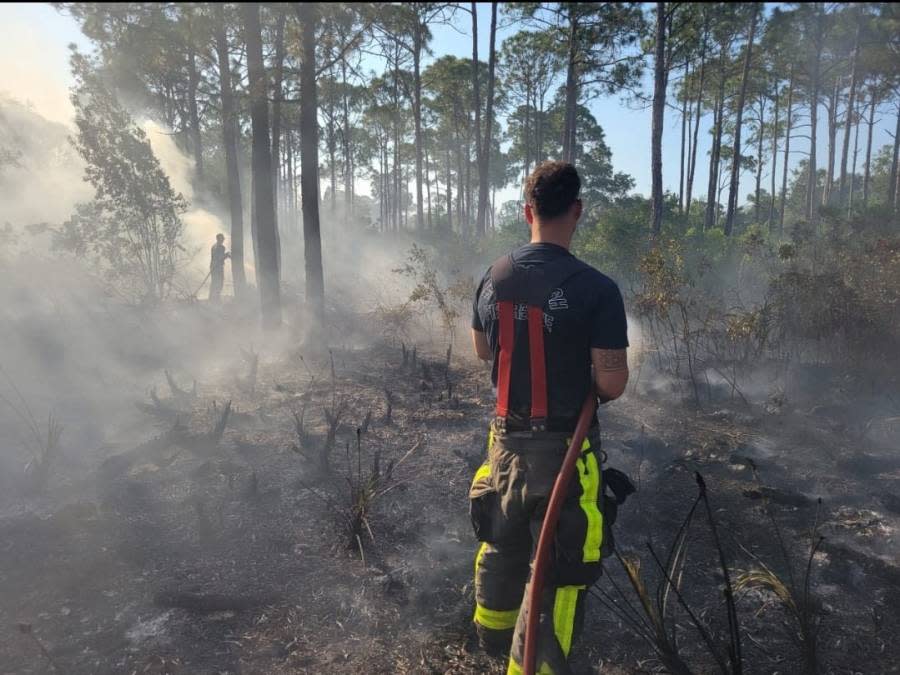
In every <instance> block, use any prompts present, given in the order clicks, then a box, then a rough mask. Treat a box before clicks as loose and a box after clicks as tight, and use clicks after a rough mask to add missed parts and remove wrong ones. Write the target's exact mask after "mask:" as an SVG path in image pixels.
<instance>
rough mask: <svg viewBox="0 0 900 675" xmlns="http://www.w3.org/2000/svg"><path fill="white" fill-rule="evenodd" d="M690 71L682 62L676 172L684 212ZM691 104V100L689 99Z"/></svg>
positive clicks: (688, 131) (681, 209)
mask: <svg viewBox="0 0 900 675" xmlns="http://www.w3.org/2000/svg"><path fill="white" fill-rule="evenodd" d="M690 72H691V62H690V61H686V62H685V64H684V81H685V86H684V87H683V88H684V96H683V98H684V100H683V101H682V102H681V161H680V162H679V163H678V166H679V173H678V212H679V213H684V174H685V167H684V160H685V142H687V143H688V145H690V138H686V136H689V135H690V125H691V123H690V120H689V118H690V115H691V112H690V108H689V107H688V95H687V78H688V76H689V75H690ZM691 103H692V104H693V101H691Z"/></svg>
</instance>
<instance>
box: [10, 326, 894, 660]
mask: <svg viewBox="0 0 900 675" xmlns="http://www.w3.org/2000/svg"><path fill="white" fill-rule="evenodd" d="M256 356H257V357H258V360H257V359H255V358H254V353H253V352H252V351H250V350H246V353H245V354H244V355H243V358H241V357H240V355H238V356H237V357H236V358H234V360H233V363H231V364H229V366H228V367H222V368H220V369H208V370H206V371H205V376H204V377H198V381H197V383H196V390H195V388H194V385H193V379H194V377H193V374H191V373H189V372H187V371H186V370H184V369H175V368H173V369H172V370H171V371H170V373H169V376H170V377H171V383H170V384H167V383H166V379H168V378H167V376H165V375H164V374H163V373H162V372H160V373H159V374H158V376H157V378H156V382H155V384H156V387H157V389H156V392H155V394H154V396H155V399H154V398H150V397H148V398H146V399H144V400H141V401H136V403H138V404H139V407H140V410H138V409H137V408H135V413H134V415H135V418H134V421H133V422H132V423H131V424H128V425H123V428H127V429H128V433H127V434H123V435H122V437H121V438H118V439H115V442H110V443H106V444H104V445H103V446H102V447H97V448H92V449H81V450H80V451H79V452H77V453H76V452H71V453H68V454H64V455H63V456H62V457H60V458H59V464H58V465H57V466H55V467H54V472H53V473H52V475H51V477H50V479H49V485H48V488H47V490H46V491H45V492H44V493H43V494H41V495H34V494H28V493H25V492H24V491H23V490H22V489H19V488H18V487H17V486H16V481H15V480H11V479H10V476H11V475H12V473H11V472H10V471H7V472H6V474H7V477H6V479H5V484H4V490H3V496H2V498H0V499H2V504H0V585H2V598H3V602H2V605H0V625H2V626H3V629H2V632H0V672H3V673H44V672H54V670H55V672H64V673H324V672H327V673H351V672H379V673H382V672H383V673H388V672H391V673H482V672H494V673H502V672H504V670H505V667H504V663H503V662H502V661H500V660H497V659H492V658H489V657H487V656H485V655H483V654H481V653H479V652H478V651H477V650H476V649H475V648H474V643H473V636H472V631H471V626H470V620H471V614H472V603H473V596H472V582H471V576H472V560H473V553H474V550H475V546H476V542H475V541H474V538H473V535H472V532H471V527H470V525H469V522H468V516H467V502H466V491H467V488H468V483H469V480H470V476H471V474H472V471H473V470H474V468H475V467H476V466H477V465H478V463H480V461H481V457H482V455H483V452H484V443H485V436H486V434H485V426H486V421H487V419H488V417H489V415H490V398H491V392H490V389H489V387H488V378H487V373H486V371H485V370H484V369H483V368H481V367H480V366H478V365H476V364H474V363H472V362H469V361H468V360H467V359H464V358H463V357H456V358H455V359H454V360H453V362H452V366H451V368H450V371H449V378H448V377H447V376H446V374H445V368H444V363H445V355H444V354H439V353H437V352H436V351H435V350H426V349H423V348H420V349H418V350H417V351H416V353H415V354H413V352H412V350H411V349H409V350H406V349H401V348H400V347H397V346H388V345H384V344H380V345H376V346H366V347H359V348H353V347H335V348H334V349H332V351H331V352H330V354H329V353H324V352H322V353H319V354H301V353H300V352H299V351H290V350H289V351H288V353H286V354H284V355H278V356H275V355H273V354H270V353H267V352H266V351H265V350H261V351H260V353H259V354H258V355H256ZM254 360H256V362H257V367H256V369H255V373H254V368H253V367H252V362H253V361H254ZM448 380H449V383H450V387H449V388H448ZM150 386H151V383H150V382H148V383H147V387H148V388H149V387H150ZM448 389H449V391H448ZM163 392H165V393H163ZM389 400H390V414H388V407H389V405H388V401H389ZM228 402H230V409H228V410H227V412H226V407H227V406H228ZM342 403H343V405H342ZM338 408H340V409H341V415H340V419H339V421H338V423H337V424H336V426H335V429H334V432H335V433H334V440H333V449H332V450H331V453H330V457H329V460H330V461H329V470H328V472H327V473H326V472H323V470H322V468H321V467H320V461H319V460H320V455H319V452H320V450H321V448H322V447H323V445H324V444H325V443H326V442H328V436H329V433H328V432H329V429H328V423H327V419H328V418H329V417H331V418H332V419H334V417H335V416H336V412H337V410H338ZM836 410H838V411H839V412H841V411H843V410H844V409H843V408H836ZM844 416H845V417H846V415H844ZM299 420H302V429H300V428H299V426H298V425H299ZM601 422H602V424H603V428H604V449H605V451H606V452H607V453H608V456H609V462H610V464H611V465H613V466H616V467H618V468H621V469H623V470H626V471H627V472H628V473H630V474H631V476H632V477H633V478H634V479H635V481H636V482H637V483H638V488H639V490H638V494H637V496H636V497H634V498H632V499H631V500H630V501H629V502H628V503H627V504H626V506H625V507H623V509H622V512H621V514H620V518H619V521H618V523H617V524H616V539H617V544H618V547H619V550H620V552H622V553H623V554H625V555H631V554H634V555H639V556H640V557H641V558H642V559H643V574H644V575H645V576H646V578H647V579H648V583H649V580H650V579H652V578H653V576H654V574H655V572H656V570H655V568H654V566H653V564H652V562H651V561H650V558H649V556H648V548H647V545H646V544H647V542H648V541H651V542H652V543H653V546H654V549H655V550H657V551H661V552H665V551H666V550H667V547H668V546H669V545H670V542H671V541H672V539H673V537H674V534H675V532H676V531H677V529H678V527H679V525H680V523H681V520H682V518H683V516H684V514H685V512H686V511H687V509H688V508H689V507H690V504H691V502H692V501H693V500H694V498H695V496H696V492H697V487H696V484H695V472H700V473H701V474H702V475H703V476H704V478H705V481H706V484H707V485H708V489H709V496H710V501H711V504H712V506H713V511H714V517H715V520H716V524H717V528H718V532H719V534H720V536H721V538H722V545H723V548H724V550H725V552H726V554H727V556H728V560H729V566H730V569H731V571H732V574H733V575H734V576H738V575H739V574H740V572H741V571H746V570H748V569H750V568H752V567H754V566H757V564H758V561H755V560H754V558H753V556H754V555H755V556H758V560H761V561H764V562H765V564H767V565H769V566H770V567H772V568H773V569H774V570H777V571H778V572H779V573H782V574H783V573H784V570H785V564H784V561H783V559H782V553H781V551H780V547H779V545H778V542H777V540H776V537H774V536H773V523H772V520H771V518H770V516H769V515H768V514H769V513H771V514H772V515H773V516H774V518H775V519H776V522H777V523H778V525H779V527H780V531H781V532H782V534H783V538H784V540H785V542H786V545H787V546H786V547H787V549H788V552H789V554H790V555H791V557H792V558H793V560H794V564H795V568H796V569H797V570H798V573H799V572H802V568H803V566H804V565H805V561H806V557H807V554H808V551H809V546H810V529H811V527H812V525H813V521H814V519H815V518H816V513H817V511H818V512H819V513H820V515H819V519H820V520H821V521H822V525H821V528H820V529H821V533H822V534H823V535H824V536H825V537H826V539H825V541H824V543H823V544H822V545H821V547H820V549H819V551H818V552H817V553H816V555H815V557H814V561H813V565H812V575H811V578H812V583H811V594H812V597H813V599H814V600H813V604H812V606H813V607H814V608H815V609H814V611H815V614H816V616H817V617H818V619H819V620H820V622H821V623H820V628H819V634H818V642H817V652H818V659H819V664H820V667H821V671H822V672H834V673H847V672H864V673H889V672H898V666H897V663H898V662H900V651H898V649H900V647H898V645H897V643H896V641H895V640H892V639H891V637H892V636H896V635H897V634H898V632H900V613H898V609H897V608H898V607H900V567H898V565H897V559H898V547H900V544H898V541H897V538H896V537H897V535H896V532H897V526H898V522H900V513H898V504H897V498H896V494H897V492H898V490H897V486H898V481H900V466H898V463H897V459H896V454H895V451H894V450H893V449H892V448H891V447H890V446H889V445H888V444H886V442H885V439H886V438H887V439H889V438H891V433H890V430H887V431H885V430H884V429H881V427H883V426H884V425H886V424H890V422H889V421H884V420H869V421H867V422H866V423H865V424H862V425H860V424H856V423H855V422H854V421H853V420H850V422H849V423H848V421H847V420H846V419H842V418H841V415H840V414H835V413H834V411H831V410H828V409H825V408H823V407H822V406H820V407H819V408H815V407H813V406H809V407H807V406H806V405H805V403H803V402H799V401H798V402H797V403H796V404H793V405H792V404H791V403H790V402H788V404H786V405H783V406H781V407H779V408H778V409H777V410H775V409H771V408H770V410H769V411H766V410H764V409H763V407H748V406H745V405H743V404H742V403H740V402H739V401H738V402H735V403H734V404H732V403H729V402H723V403H720V404H716V405H714V406H707V408H706V409H704V410H701V411H697V410H695V409H693V408H692V407H688V406H681V405H680V404H678V403H673V397H671V396H670V395H667V394H665V393H662V394H660V393H657V394H654V395H649V394H643V395H642V394H639V393H635V392H630V393H629V394H628V396H627V397H625V398H624V399H622V400H621V401H619V402H616V403H614V404H612V405H610V406H608V407H607V408H605V409H604V410H603V411H602V412H601ZM217 423H223V424H224V427H222V425H221V424H220V425H219V426H220V430H221V429H223V430H221V433H216V427H217ZM879 425H881V427H880V426H879ZM136 437H137V438H138V439H139V442H137V443H136V442H135V440H134V439H135V438H136ZM87 450H90V452H87ZM754 468H755V470H754ZM63 477H64V478H63ZM373 477H374V478H373ZM366 486H374V487H373V489H372V490H371V491H370V492H368V493H365V494H367V495H368V497H369V498H370V501H369V502H368V503H367V504H366V506H367V511H366V512H365V513H364V515H365V516H366V517H365V518H363V519H361V520H360V521H359V522H357V523H356V529H355V531H353V532H351V527H350V523H349V520H350V518H351V516H352V515H353V511H352V508H353V506H354V502H351V500H350V498H349V495H350V494H351V493H353V494H355V495H356V496H357V497H358V496H359V495H360V494H361V493H360V490H362V489H364V488H365V487H366ZM820 496H821V497H822V498H823V502H822V505H821V506H819V504H818V502H817V499H818V497H820ZM357 503H358V502H357ZM356 535H359V536H358V537H357V536H356ZM687 541H688V553H687V555H688V561H687V564H686V566H685V571H684V580H683V594H684V597H685V601H686V602H687V603H688V605H689V606H690V607H691V608H692V609H693V610H694V611H695V613H696V614H697V615H698V616H699V618H700V620H701V621H702V622H704V624H705V625H709V626H710V627H711V631H712V632H713V633H714V634H715V635H716V636H717V637H721V636H722V635H723V634H724V633H725V613H724V609H723V601H722V595H721V586H722V575H721V570H720V568H719V564H718V558H717V553H716V549H715V547H714V546H713V543H712V539H711V537H710V532H709V529H708V527H706V526H705V525H704V524H703V523H702V522H700V521H698V523H695V525H694V526H693V528H692V531H691V534H690V535H689V537H688V540H687ZM607 568H608V574H607V578H605V579H604V580H602V581H601V582H600V584H599V588H598V589H597V591H596V593H598V594H601V595H602V594H603V593H604V592H605V593H608V597H612V598H614V599H617V601H618V603H619V605H620V608H621V607H624V606H625V605H624V603H625V602H626V601H627V602H629V603H631V604H632V605H633V606H636V605H637V602H638V601H637V599H636V597H635V595H634V593H633V591H632V590H631V588H630V587H629V586H628V582H627V580H626V578H625V576H624V574H623V571H622V569H621V567H620V565H619V563H618V562H617V561H616V560H615V559H614V558H612V557H610V558H609V559H608V561H607ZM616 587H618V588H620V589H621V590H622V591H623V593H622V595H621V596H620V595H617V594H616V591H615V590H614V589H615V588H616ZM738 610H739V615H740V620H741V627H742V628H741V630H742V645H743V655H744V667H745V672H752V673H770V672H787V671H790V670H797V669H801V668H802V664H801V659H800V649H799V647H798V645H797V644H796V642H795V639H794V636H795V633H796V627H795V624H794V623H793V621H792V619H791V618H790V617H789V616H788V615H787V614H786V612H785V608H784V605H783V604H782V603H779V602H778V601H776V598H775V596H774V595H773V594H772V593H770V592H767V591H762V590H759V589H749V590H745V591H743V592H740V593H738ZM626 611H627V609H626ZM679 624H680V629H679V630H680V635H681V638H680V647H681V653H682V654H683V655H684V656H685V658H686V660H688V661H689V662H691V663H693V664H695V668H696V672H711V671H712V670H714V669H715V666H714V664H713V663H711V662H709V656H708V654H707V653H706V652H705V650H704V649H703V646H702V642H701V640H700V638H699V636H698V635H697V634H696V633H694V632H692V629H691V628H690V626H689V625H688V622H687V620H686V619H685V617H684V616H680V617H679ZM43 650H46V652H45V653H44V651H43ZM659 668H660V662H659V660H658V659H657V658H655V657H654V654H653V652H652V650H651V649H650V647H648V646H647V645H646V644H644V643H643V642H642V641H641V640H640V639H639V638H637V637H636V636H635V634H634V632H633V631H632V630H631V629H630V627H629V624H628V620H627V619H623V617H622V616H620V615H619V614H617V613H615V612H612V611H610V610H609V609H608V608H605V607H604V606H603V604H602V603H601V602H600V601H599V600H598V598H596V597H591V598H589V607H588V610H587V613H586V617H585V626H584V632H583V636H582V640H581V643H580V645H579V646H578V647H577V648H576V652H575V657H574V670H575V672H598V671H602V672H610V673H617V672H620V673H626V672H645V671H646V672H650V671H655V670H658V669H659Z"/></svg>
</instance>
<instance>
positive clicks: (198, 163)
mask: <svg viewBox="0 0 900 675" xmlns="http://www.w3.org/2000/svg"><path fill="white" fill-rule="evenodd" d="M187 25H188V37H187V42H188V44H187V51H188V114H189V115H190V120H191V150H192V151H193V153H194V170H195V171H196V172H197V180H198V181H202V180H203V141H202V140H201V137H200V115H199V113H198V110H197V85H198V84H199V79H200V77H199V74H198V73H197V50H196V47H195V46H194V30H193V10H192V9H188V11H187Z"/></svg>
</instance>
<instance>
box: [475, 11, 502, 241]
mask: <svg viewBox="0 0 900 675" xmlns="http://www.w3.org/2000/svg"><path fill="white" fill-rule="evenodd" d="M472 5H473V12H474V5H475V3H472ZM474 26H475V24H474V23H473V28H474ZM496 44H497V3H496V2H492V3H491V32H490V46H489V47H488V83H487V101H486V102H485V122H484V141H483V142H481V143H479V145H480V157H479V160H478V211H477V213H476V216H475V230H476V231H477V232H478V233H479V235H483V234H484V232H485V224H486V221H487V210H488V196H489V195H488V190H489V180H490V167H491V144H492V134H493V129H494V71H495V69H496V64H497V49H496ZM476 61H477V54H476ZM476 69H477V65H476ZM480 126H481V125H480V124H479V123H478V121H477V118H476V124H475V133H476V134H478V133H479V131H478V130H479V129H480Z"/></svg>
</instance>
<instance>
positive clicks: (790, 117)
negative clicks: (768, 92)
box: [778, 61, 797, 232]
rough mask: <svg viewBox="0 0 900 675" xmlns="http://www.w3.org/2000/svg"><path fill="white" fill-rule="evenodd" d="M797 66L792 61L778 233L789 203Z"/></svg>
mask: <svg viewBox="0 0 900 675" xmlns="http://www.w3.org/2000/svg"><path fill="white" fill-rule="evenodd" d="M796 70H797V64H796V63H795V62H794V61H791V74H790V76H789V77H788V100H787V121H786V122H785V130H784V162H783V166H782V167H781V206H780V208H779V211H778V231H779V232H783V231H784V209H785V205H786V203H787V181H788V163H789V162H790V157H791V131H792V128H791V125H792V124H793V121H794V77H795V75H796Z"/></svg>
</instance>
